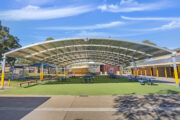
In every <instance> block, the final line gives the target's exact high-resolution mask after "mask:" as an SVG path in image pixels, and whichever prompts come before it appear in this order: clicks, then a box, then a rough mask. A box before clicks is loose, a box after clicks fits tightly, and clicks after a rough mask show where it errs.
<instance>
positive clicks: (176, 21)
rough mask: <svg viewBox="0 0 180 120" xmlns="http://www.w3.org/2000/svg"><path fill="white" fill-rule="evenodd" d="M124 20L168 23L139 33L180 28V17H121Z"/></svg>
mask: <svg viewBox="0 0 180 120" xmlns="http://www.w3.org/2000/svg"><path fill="white" fill-rule="evenodd" d="M121 18H122V19H125V20H138V21H169V23H167V24H164V25H162V26H160V27H155V28H149V29H141V31H159V30H171V29H177V28H180V17H140V18H138V17H125V16H121Z"/></svg>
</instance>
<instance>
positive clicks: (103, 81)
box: [0, 77, 180, 95]
mask: <svg viewBox="0 0 180 120" xmlns="http://www.w3.org/2000/svg"><path fill="white" fill-rule="evenodd" d="M179 93H180V88H177V87H175V86H171V85H165V84H158V83H155V84H154V85H152V86H150V85H147V84H146V85H141V84H140V83H139V82H136V81H129V80H127V79H126V78H118V79H113V78H108V77H95V78H94V80H93V83H88V84H87V83H83V78H79V77H78V78H71V79H68V80H67V81H66V82H61V81H58V80H51V81H47V82H40V83H38V84H32V85H31V86H29V87H28V86H24V87H22V88H20V87H17V88H12V89H8V90H6V91H4V92H1V93H0V94H28V95H128V94H179Z"/></svg>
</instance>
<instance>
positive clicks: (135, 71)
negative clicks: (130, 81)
mask: <svg viewBox="0 0 180 120" xmlns="http://www.w3.org/2000/svg"><path fill="white" fill-rule="evenodd" d="M132 64H133V70H134V76H135V77H137V66H136V62H135V61H134V60H133V62H132Z"/></svg>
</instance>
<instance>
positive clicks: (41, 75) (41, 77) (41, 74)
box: [40, 72, 43, 80]
mask: <svg viewBox="0 0 180 120" xmlns="http://www.w3.org/2000/svg"><path fill="white" fill-rule="evenodd" d="M40 79H41V80H43V72H41V73H40Z"/></svg>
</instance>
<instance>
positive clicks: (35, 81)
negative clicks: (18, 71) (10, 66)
mask: <svg viewBox="0 0 180 120" xmlns="http://www.w3.org/2000/svg"><path fill="white" fill-rule="evenodd" d="M37 82H38V80H30V81H26V82H22V83H19V86H20V87H22V85H25V84H27V85H28V86H29V85H30V84H31V83H37Z"/></svg>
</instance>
